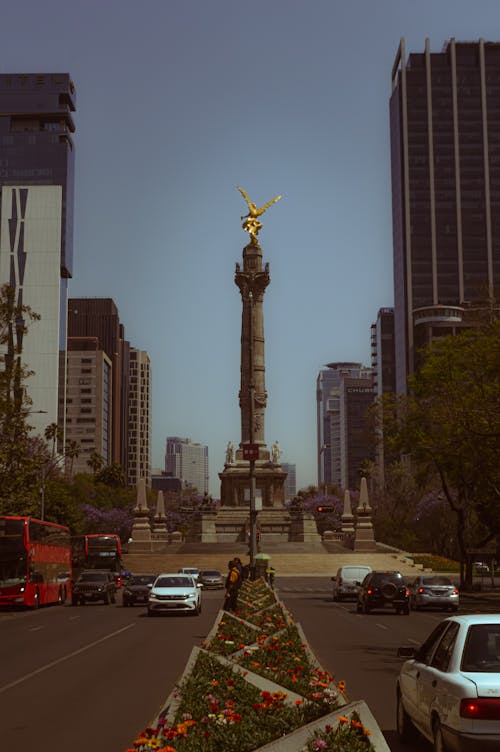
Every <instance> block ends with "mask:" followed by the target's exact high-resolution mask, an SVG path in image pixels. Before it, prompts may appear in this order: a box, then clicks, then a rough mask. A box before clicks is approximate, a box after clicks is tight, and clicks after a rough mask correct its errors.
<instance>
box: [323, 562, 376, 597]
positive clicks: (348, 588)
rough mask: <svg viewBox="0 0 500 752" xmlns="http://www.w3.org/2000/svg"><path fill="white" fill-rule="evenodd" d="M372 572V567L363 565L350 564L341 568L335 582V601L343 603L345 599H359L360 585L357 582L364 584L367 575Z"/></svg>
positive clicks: (334, 578) (334, 579)
mask: <svg viewBox="0 0 500 752" xmlns="http://www.w3.org/2000/svg"><path fill="white" fill-rule="evenodd" d="M371 571H372V568H371V567H368V566H364V565H363V564H348V565H346V566H344V567H339V569H338V570H337V574H336V576H335V577H332V582H333V600H334V601H341V600H343V599H344V598H357V597H358V585H355V584H354V583H355V582H363V580H364V579H365V577H366V575H367V574H370V572H371Z"/></svg>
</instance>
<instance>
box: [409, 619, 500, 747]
mask: <svg viewBox="0 0 500 752" xmlns="http://www.w3.org/2000/svg"><path fill="white" fill-rule="evenodd" d="M398 656H399V657H401V658H406V659H407V660H405V662H404V663H403V665H402V667H401V670H400V673H399V677H398V680H397V688H396V690H397V730H398V736H399V738H400V740H401V741H402V742H406V741H409V740H410V739H411V738H412V737H413V736H416V734H415V729H418V731H420V733H421V734H422V735H423V736H425V738H426V739H428V740H429V741H431V742H433V743H434V749H435V750H440V752H442V751H443V750H471V751H472V750H481V751H483V750H484V751H485V752H486V750H498V749H500V614H467V615H460V616H458V615H454V616H449V617H448V618H446V619H444V620H443V621H442V622H440V623H439V624H438V625H437V627H435V629H434V630H433V631H432V632H431V634H430V635H429V637H428V638H427V639H426V641H425V642H424V643H423V645H421V646H420V647H419V648H415V647H406V646H405V647H402V648H399V650H398Z"/></svg>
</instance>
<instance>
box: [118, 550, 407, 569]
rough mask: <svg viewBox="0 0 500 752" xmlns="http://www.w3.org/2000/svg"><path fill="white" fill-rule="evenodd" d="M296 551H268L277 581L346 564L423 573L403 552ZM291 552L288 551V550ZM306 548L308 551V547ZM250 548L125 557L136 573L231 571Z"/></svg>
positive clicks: (124, 562) (178, 551)
mask: <svg viewBox="0 0 500 752" xmlns="http://www.w3.org/2000/svg"><path fill="white" fill-rule="evenodd" d="M291 546H293V548H294V549H295V550H294V551H293V552H291V551H290V550H286V551H283V550H281V549H282V547H280V551H272V550H271V549H269V550H266V553H269V555H270V557H271V563H272V565H273V567H274V568H275V569H276V576H277V577H284V576H290V577H291V576H296V577H299V576H322V577H332V576H333V575H335V574H336V572H337V569H338V568H339V567H341V566H343V565H345V564H364V565H368V566H370V567H371V568H372V569H385V570H397V571H399V572H401V574H403V575H412V574H415V575H417V574H418V572H419V571H421V570H422V567H421V566H420V565H415V564H413V562H412V560H411V557H410V556H409V554H404V553H401V552H396V551H395V552H387V551H384V552H380V553H355V552H353V551H343V552H337V553H328V552H327V551H325V550H323V551H311V550H310V548H309V550H308V551H305V550H303V551H300V550H297V547H298V546H299V547H300V544H291ZM287 548H288V547H287ZM304 548H306V547H305V546H304ZM247 551H248V549H247V546H246V545H244V544H238V543H233V544H228V543H226V544H214V545H213V546H207V545H203V544H198V545H196V544H185V545H181V546H178V547H177V550H175V551H172V552H171V553H170V552H169V553H165V554H135V553H131V554H124V555H123V557H122V559H123V564H124V566H125V568H126V569H128V570H130V571H131V572H134V573H140V572H177V570H178V569H179V568H180V567H185V566H192V567H198V568H199V569H218V570H220V571H221V572H223V573H224V572H226V571H227V563H228V561H229V559H231V558H232V557H233V556H239V557H240V559H241V560H242V562H243V563H244V564H245V563H246V562H247V561H248V555H247Z"/></svg>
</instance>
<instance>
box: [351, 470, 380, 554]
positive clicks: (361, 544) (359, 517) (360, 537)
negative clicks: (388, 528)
mask: <svg viewBox="0 0 500 752" xmlns="http://www.w3.org/2000/svg"><path fill="white" fill-rule="evenodd" d="M354 550H355V551H376V550H377V544H376V543H375V537H374V535H373V525H372V508H371V506H370V502H369V500H368V486H367V484H366V478H364V477H363V478H361V486H360V489H359V504H358V508H357V509H356V534H355V538H354Z"/></svg>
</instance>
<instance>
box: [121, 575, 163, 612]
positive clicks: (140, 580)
mask: <svg viewBox="0 0 500 752" xmlns="http://www.w3.org/2000/svg"><path fill="white" fill-rule="evenodd" d="M157 577H158V575H156V574H136V575H132V576H131V577H129V579H128V580H127V584H126V585H125V587H124V589H123V596H122V605H123V606H135V604H136V603H144V604H147V602H148V597H149V591H150V590H151V587H152V585H153V582H154V581H155V580H156V578H157Z"/></svg>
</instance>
